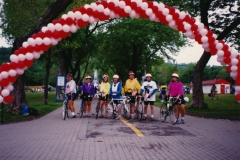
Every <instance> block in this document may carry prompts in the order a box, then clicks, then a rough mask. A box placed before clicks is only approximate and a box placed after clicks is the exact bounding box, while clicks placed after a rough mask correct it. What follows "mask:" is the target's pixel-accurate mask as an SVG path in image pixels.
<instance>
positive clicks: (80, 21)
mask: <svg viewBox="0 0 240 160" xmlns="http://www.w3.org/2000/svg"><path fill="white" fill-rule="evenodd" d="M77 24H78V26H79V27H80V28H83V27H85V26H86V25H87V24H88V23H87V22H84V21H83V20H81V19H80V20H78V21H77ZM60 34H61V33H60Z"/></svg>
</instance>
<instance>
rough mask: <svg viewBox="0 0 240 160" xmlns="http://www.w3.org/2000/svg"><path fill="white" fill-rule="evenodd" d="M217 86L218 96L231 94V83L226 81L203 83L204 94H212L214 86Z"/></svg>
mask: <svg viewBox="0 0 240 160" xmlns="http://www.w3.org/2000/svg"><path fill="white" fill-rule="evenodd" d="M213 84H215V85H216V88H217V91H218V92H217V93H218V94H230V84H231V83H230V82H228V81H226V80H224V79H217V80H216V79H213V80H207V81H203V82H202V87H203V93H204V94H208V93H210V92H211V88H212V85H213Z"/></svg>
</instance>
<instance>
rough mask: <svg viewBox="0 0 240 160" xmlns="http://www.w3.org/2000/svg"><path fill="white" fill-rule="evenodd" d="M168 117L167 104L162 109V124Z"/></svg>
mask: <svg viewBox="0 0 240 160" xmlns="http://www.w3.org/2000/svg"><path fill="white" fill-rule="evenodd" d="M167 116H168V110H167V106H166V103H163V104H162V105H161V107H160V120H161V121H162V122H165V120H166V119H167Z"/></svg>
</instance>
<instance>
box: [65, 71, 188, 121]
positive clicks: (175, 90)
mask: <svg viewBox="0 0 240 160" xmlns="http://www.w3.org/2000/svg"><path fill="white" fill-rule="evenodd" d="M128 75H129V79H127V80H126V82H125V85H124V86H122V83H121V82H120V81H119V75H118V74H114V75H113V82H112V83H111V84H110V83H109V76H108V75H107V74H104V75H103V77H102V82H101V84H100V88H99V93H98V95H99V100H100V115H99V117H100V118H103V117H108V115H107V114H108V113H107V112H106V108H107V107H108V100H109V98H110V97H111V98H112V99H113V102H114V104H116V105H118V104H120V103H121V102H120V101H119V99H120V98H121V95H122V94H125V95H126V96H128V97H129V103H130V115H131V119H134V117H135V115H134V114H135V112H134V110H135V107H139V100H140V98H141V97H142V98H143V99H144V116H143V119H147V108H148V105H150V108H151V120H154V102H155V101H156V92H157V90H158V88H157V85H156V82H155V81H153V80H152V75H151V73H146V75H145V80H144V82H143V83H142V85H140V83H139V82H138V80H137V79H136V78H135V74H134V72H133V71H130V72H129V73H128ZM178 78H179V75H178V73H176V72H175V73H173V74H172V81H171V82H170V84H169V88H168V89H167V90H168V94H167V95H166V96H165V99H167V97H169V96H171V97H176V99H177V100H176V101H178V100H179V99H181V104H180V110H181V122H182V123H183V124H184V123H185V120H184V115H185V105H184V104H185V101H184V98H183V90H182V87H183V85H182V83H181V82H179V81H178ZM85 80H86V81H85V82H84V83H83V85H82V89H81V93H80V94H81V99H82V100H83V101H84V113H83V116H85V117H90V116H91V113H90V111H91V103H92V100H93V99H94V97H95V87H94V85H93V83H91V80H92V77H91V76H90V75H87V76H86V77H85ZM76 93H77V92H76V83H75V81H74V80H73V76H72V74H67V84H66V94H67V95H68V102H69V108H70V110H71V112H72V118H76V114H75V109H74V105H73V102H74V99H75V97H76ZM114 99H117V100H114ZM135 103H137V105H135ZM120 116H121V110H120V109H119V110H118V116H117V117H116V119H119V118H120ZM177 123H180V122H177Z"/></svg>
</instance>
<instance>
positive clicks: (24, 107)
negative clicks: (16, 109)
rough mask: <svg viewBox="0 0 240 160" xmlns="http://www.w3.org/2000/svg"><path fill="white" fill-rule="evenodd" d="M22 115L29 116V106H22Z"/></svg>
mask: <svg viewBox="0 0 240 160" xmlns="http://www.w3.org/2000/svg"><path fill="white" fill-rule="evenodd" d="M21 114H23V115H29V108H28V106H27V105H26V106H22V108H21Z"/></svg>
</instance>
